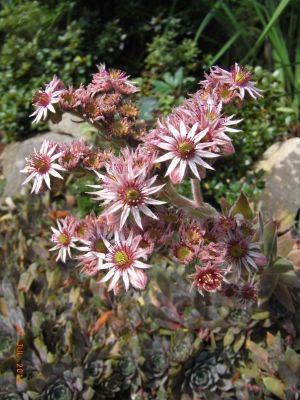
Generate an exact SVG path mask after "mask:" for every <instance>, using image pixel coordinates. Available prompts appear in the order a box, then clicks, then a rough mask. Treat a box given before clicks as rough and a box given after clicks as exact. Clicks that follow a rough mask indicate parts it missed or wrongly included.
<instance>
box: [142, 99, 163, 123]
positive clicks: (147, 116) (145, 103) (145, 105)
mask: <svg viewBox="0 0 300 400" xmlns="http://www.w3.org/2000/svg"><path fill="white" fill-rule="evenodd" d="M138 106H139V108H140V116H141V119H143V120H145V121H151V120H153V119H154V116H153V112H154V111H155V110H158V109H159V105H158V102H157V100H156V99H154V98H153V97H146V96H144V97H141V99H140V100H139V101H138Z"/></svg>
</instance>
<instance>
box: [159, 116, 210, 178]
mask: <svg viewBox="0 0 300 400" xmlns="http://www.w3.org/2000/svg"><path fill="white" fill-rule="evenodd" d="M167 126H168V129H169V135H164V136H162V137H161V140H160V142H159V143H158V144H157V146H158V147H159V148H161V149H163V150H167V151H168V152H167V153H166V154H164V155H163V156H161V157H159V158H157V159H156V160H155V161H154V162H156V163H159V162H164V161H169V160H171V162H170V164H169V167H168V169H167V172H166V176H167V175H170V174H171V173H172V172H173V171H174V170H175V169H176V168H177V167H178V168H179V178H178V180H179V182H181V181H182V180H183V177H184V175H185V172H186V169H187V167H188V168H189V169H190V170H191V171H192V173H193V174H194V175H195V176H196V178H198V179H199V180H200V179H201V177H200V174H199V170H198V168H202V169H203V168H207V169H212V170H213V169H214V168H213V167H212V166H211V165H210V164H208V163H207V162H206V161H204V160H203V158H215V157H218V155H217V154H214V153H211V152H209V151H205V150H204V149H205V148H208V147H209V146H211V145H212V143H210V142H204V143H201V142H200V141H201V139H203V138H204V137H205V135H206V134H207V131H208V130H207V129H205V130H203V131H200V132H198V123H195V124H194V125H193V126H192V128H191V129H190V130H189V131H188V130H187V128H186V126H185V124H184V122H183V121H180V128H179V130H177V129H176V128H175V127H174V126H173V125H170V124H168V125H167Z"/></svg>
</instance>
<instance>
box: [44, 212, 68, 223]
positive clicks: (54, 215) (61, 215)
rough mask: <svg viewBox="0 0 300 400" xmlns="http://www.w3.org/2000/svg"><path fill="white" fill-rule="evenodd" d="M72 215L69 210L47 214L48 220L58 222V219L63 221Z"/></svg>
mask: <svg viewBox="0 0 300 400" xmlns="http://www.w3.org/2000/svg"><path fill="white" fill-rule="evenodd" d="M68 215H70V213H69V211H67V210H61V211H56V210H55V211H51V212H49V213H48V214H47V218H48V219H50V221H56V220H57V219H62V218H65V217H67V216H68Z"/></svg>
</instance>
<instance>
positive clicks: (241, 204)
mask: <svg viewBox="0 0 300 400" xmlns="http://www.w3.org/2000/svg"><path fill="white" fill-rule="evenodd" d="M230 214H231V215H236V214H242V215H243V216H244V217H245V218H246V219H252V218H253V212H252V210H251V207H250V204H249V202H248V199H247V197H246V196H245V195H244V193H243V192H242V193H241V194H240V196H239V198H238V199H237V201H236V202H235V203H234V205H233V206H232V208H231V210H230Z"/></svg>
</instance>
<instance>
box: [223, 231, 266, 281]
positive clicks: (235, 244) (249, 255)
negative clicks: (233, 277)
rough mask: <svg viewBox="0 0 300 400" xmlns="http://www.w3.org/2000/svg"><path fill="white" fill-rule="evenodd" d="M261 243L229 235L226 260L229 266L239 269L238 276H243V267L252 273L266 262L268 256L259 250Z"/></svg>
mask: <svg viewBox="0 0 300 400" xmlns="http://www.w3.org/2000/svg"><path fill="white" fill-rule="evenodd" d="M259 245H260V244H259V243H257V242H255V243H251V242H250V241H249V240H247V239H245V238H243V237H234V236H233V235H230V236H229V239H228V240H227V242H226V253H225V261H226V262H227V263H228V266H229V267H233V268H235V269H237V271H234V272H237V277H240V276H241V273H242V268H243V267H244V268H246V270H247V271H248V272H249V273H251V272H252V271H253V270H254V271H258V269H259V268H258V267H260V266H264V265H265V264H266V257H265V256H264V255H263V254H262V253H261V252H260V250H259Z"/></svg>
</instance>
